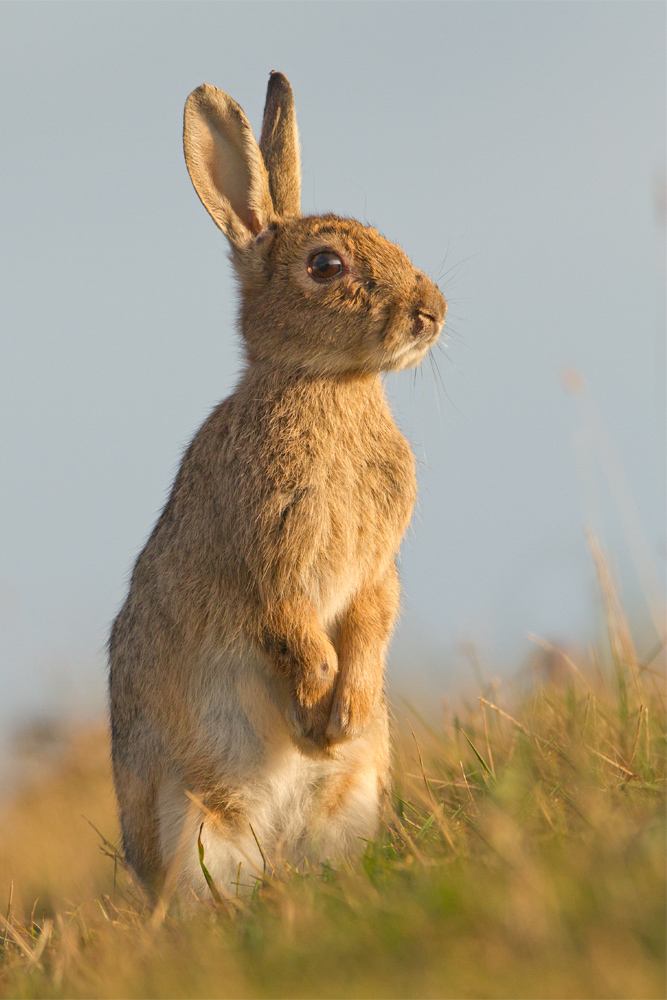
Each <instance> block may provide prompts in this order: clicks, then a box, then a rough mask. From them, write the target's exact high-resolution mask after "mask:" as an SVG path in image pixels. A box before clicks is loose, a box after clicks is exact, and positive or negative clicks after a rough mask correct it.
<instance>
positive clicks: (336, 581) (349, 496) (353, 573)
mask: <svg viewBox="0 0 667 1000" xmlns="http://www.w3.org/2000/svg"><path fill="white" fill-rule="evenodd" d="M416 491H417V484H416V477H415V465H414V457H413V454H412V451H411V449H410V446H409V445H408V443H407V441H406V440H405V439H404V438H403V437H402V436H401V435H400V434H399V433H398V431H396V434H395V435H392V438H391V439H390V441H389V442H388V443H385V446H384V447H383V448H378V447H375V448H369V447H368V448H363V449H361V448H360V449H359V451H358V452H357V453H356V454H355V453H354V452H352V453H350V452H348V453H347V455H346V457H345V460H341V461H340V462H333V463H331V464H330V465H329V467H328V468H327V470H326V485H325V486H324V488H323V489H322V492H321V502H322V505H323V507H324V508H325V510H323V514H324V518H323V520H324V522H325V523H326V524H327V530H326V531H325V532H323V534H322V539H321V546H320V548H319V551H318V552H317V554H316V558H315V561H314V564H313V572H314V576H315V577H316V578H317V581H318V584H319V589H320V593H321V596H322V599H323V600H322V603H323V604H324V605H329V604H330V601H333V602H334V603H338V601H344V600H345V598H346V596H349V594H351V593H353V592H354V591H356V590H357V589H358V587H359V586H360V584H361V583H362V582H363V580H364V579H366V578H368V577H375V576H376V575H377V574H378V573H379V572H382V571H383V570H384V568H385V567H386V566H387V565H388V564H389V563H390V562H391V561H392V560H393V557H394V555H395V553H396V551H397V550H398V547H399V545H400V542H401V539H402V537H403V534H404V532H405V530H406V528H407V526H408V524H409V521H410V518H411V516H412V510H413V507H414V503H415V498H416Z"/></svg>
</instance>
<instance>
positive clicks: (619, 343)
mask: <svg viewBox="0 0 667 1000" xmlns="http://www.w3.org/2000/svg"><path fill="white" fill-rule="evenodd" d="M272 69H277V70H281V71H283V72H284V73H286V75H287V76H288V77H289V78H290V80H291V82H292V85H293V87H294V90H295V94H296V102H297V113H298V119H299V126H300V131H301V139H302V146H303V178H304V180H303V202H302V207H303V211H304V212H305V213H311V212H322V211H334V212H336V213H338V214H342V215H353V216H357V217H359V218H361V219H362V220H364V221H368V222H369V223H372V224H373V225H376V226H377V227H378V228H379V229H380V230H381V231H382V232H383V233H384V234H385V235H386V236H387V237H389V238H390V239H392V240H394V241H396V242H398V243H399V244H401V246H402V247H403V248H404V249H405V251H406V252H407V253H408V255H409V256H410V257H411V258H412V259H413V261H414V263H415V264H416V265H417V266H418V267H420V268H422V269H423V270H425V271H426V272H427V273H429V275H431V277H433V278H434V279H436V280H438V282H439V284H440V287H441V288H442V289H443V291H444V292H445V294H446V296H447V298H448V299H449V302H450V313H449V316H448V324H447V331H446V332H447V337H446V338H445V342H444V345H443V346H444V350H442V351H436V352H434V356H433V362H434V364H435V363H437V370H436V369H435V367H434V364H432V363H431V362H430V361H428V360H427V361H425V363H424V365H423V369H422V370H421V371H419V372H417V374H416V376H415V375H413V373H412V372H407V373H402V374H400V375H398V376H391V377H390V378H388V380H387V390H388V392H389V394H390V395H391V397H392V399H393V403H394V409H395V412H396V414H397V418H398V421H399V423H400V425H401V427H402V429H403V430H404V432H405V433H406V434H407V436H408V437H409V438H410V440H411V441H412V442H413V444H414V447H415V451H416V454H417V456H418V459H419V478H420V498H419V507H418V510H417V512H416V515H415V518H414V521H413V525H412V528H411V530H410V532H409V535H408V537H407V538H406V541H405V544H404V546H403V550H402V577H403V584H404V591H405V599H404V612H403V616H402V620H401V623H400V627H399V629H398V632H397V635H396V638H395V642H394V645H393V648H392V655H391V664H390V678H391V683H392V688H393V690H394V691H395V692H398V693H400V692H404V693H407V694H408V695H409V696H410V697H413V698H414V697H416V696H417V695H418V694H419V693H420V692H421V693H424V692H437V693H438V695H439V696H441V695H442V694H444V693H446V692H447V690H449V689H450V688H452V687H453V686H454V685H456V684H458V683H459V681H460V678H461V677H462V676H464V675H467V674H469V672H470V670H471V666H472V667H474V669H475V670H477V671H480V672H481V673H482V674H484V675H485V676H486V677H488V676H490V675H496V674H497V675H501V676H502V675H503V674H506V673H508V672H511V671H516V670H517V669H518V668H519V667H520V666H521V664H522V663H525V662H526V661H527V658H528V657H529V655H530V651H531V649H532V648H534V646H533V645H531V642H530V641H529V640H528V639H527V638H526V636H527V634H528V633H531V634H535V635H537V636H540V637H543V638H545V639H547V640H549V641H553V642H556V643H558V644H565V645H568V644H571V645H581V644H586V643H588V642H592V641H594V639H595V637H596V629H597V627H598V620H599V614H600V612H599V610H598V598H597V586H596V583H595V572H594V566H593V561H592V559H591V556H590V553H589V551H588V547H587V543H586V538H585V534H584V527H585V526H588V527H590V528H591V529H592V530H593V531H594V532H595V535H596V536H597V537H598V538H599V539H600V540H601V542H602V543H603V544H604V545H605V547H606V549H607V551H608V552H610V553H612V554H613V557H614V560H615V565H616V567H617V572H618V579H619V580H620V582H621V583H622V588H623V600H624V603H625V606H626V609H627V610H628V613H629V614H630V618H631V621H632V623H633V627H634V630H635V639H636V642H637V645H638V651H639V655H640V657H645V658H650V656H652V655H653V653H654V651H655V650H656V649H657V648H658V647H659V643H660V640H661V638H662V636H661V634H660V633H661V629H662V625H661V614H662V612H661V607H662V593H661V592H662V588H663V586H664V572H665V393H664V388H665V386H664V376H665V341H664V326H665V311H664V267H665V259H664V180H663V179H662V178H663V176H664V167H665V88H664V80H665V7H664V5H662V4H659V3H651V2H646V3H645V2H640V0H632V2H627V3H623V2H621V3H597V2H592V3H588V2H580V3H576V4H567V3H551V2H545V3H539V4H537V3H533V4H527V3H523V2H517V3H514V2H496V0H493V2H490V3H487V2H478V3H468V2H445V3H440V2H428V3H420V2H411V3H381V2H380V3H357V2H355V3H314V2H313V3H282V2H276V3H273V2H272V3H262V2H247V3H226V2H221V3H199V2H188V3H150V4H139V3H105V2H100V3H95V4H79V3H72V4H70V3H30V4H24V3H4V4H2V5H1V6H0V81H1V83H0V88H1V93H2V95H3V97H2V101H1V102H0V129H1V134H2V140H3V141H2V146H3V153H2V185H1V189H0V212H1V216H0V219H1V222H0V225H1V228H2V241H1V246H0V253H1V255H2V257H1V266H0V283H1V307H0V308H1V329H2V340H3V347H2V363H1V365H0V406H1V407H2V427H3V433H2V441H1V445H0V447H1V449H2V450H1V454H0V462H1V465H2V494H1V495H2V511H1V518H0V524H1V525H2V529H1V530H2V543H1V552H2V561H1V564H0V636H1V638H0V674H1V676H0V685H1V686H0V690H1V692H2V694H1V696H0V732H2V733H3V734H5V736H6V734H7V733H9V732H10V731H11V729H12V728H13V726H14V725H15V724H17V723H18V722H20V721H22V720H25V719H27V718H31V717H33V718H34V717H40V716H41V717H45V716H49V715H58V714H63V713H64V714H67V715H75V716H76V715H77V714H79V715H91V716H93V715H96V714H99V713H100V712H101V711H102V710H103V709H104V704H105V683H106V679H105V669H106V667H105V652H104V646H105V642H106V638H107V633H108V628H109V625H110V622H111V621H112V619H113V617H114V615H115V613H116V611H117V609H118V607H119V606H120V604H121V603H122V600H123V599H124V595H125V591H126V587H127V580H128V574H129V572H130V571H131V568H132V565H133V562H134V559H135V558H136V555H137V554H138V552H139V551H140V549H141V547H142V546H143V544H144V542H145V540H146V538H147V536H148V534H149V532H150V530H151V529H152V526H153V524H154V522H155V520H156V517H157V515H158V513H159V511H160V509H161V507H162V505H163V503H164V501H165V498H166V495H167V492H168V490H169V488H170V485H171V482H172V479H173V477H174V475H175V472H176V469H177V466H178V463H179V459H180V455H181V453H182V451H183V449H184V448H185V446H186V445H187V444H188V442H189V440H190V439H191V437H192V436H193V434H194V433H195V431H196V430H197V428H198V426H199V425H200V423H201V422H202V421H203V419H204V418H205V417H206V415H207V413H208V412H209V411H210V409H211V408H212V407H213V406H214V405H215V404H216V403H217V402H218V401H219V400H220V399H222V398H223V397H224V396H225V395H227V394H228V393H229V392H230V391H231V390H232V388H233V386H234V383H235V379H236V377H237V374H238V371H239V358H240V355H239V350H238V342H237V337H236V334H235V329H234V324H235V309H236V298H235V289H234V285H233V281H232V276H231V269H230V265H229V263H228V261H227V258H226V243H225V240H224V237H223V236H222V234H221V233H219V232H218V230H217V229H216V228H215V226H214V225H213V224H212V223H211V221H210V219H209V218H208V216H207V215H206V213H205V211H204V209H203V208H202V206H201V205H200V203H199V200H198V198H197V196H196V195H195V192H194V190H193V188H192V186H191V184H190V180H189V178H188V175H187V172H186V169H185V165H184V162H183V155H182V148H181V121H182V111H183V104H184V101H185V99H186V97H187V95H188V94H189V92H190V91H191V90H192V89H193V88H194V87H196V86H197V85H199V84H200V83H202V82H204V81H206V82H209V83H212V84H215V85H217V86H219V87H221V88H222V89H223V90H226V91H228V92H229V93H230V94H231V95H232V96H233V97H234V98H235V99H236V100H237V101H238V102H239V103H240V104H241V105H242V107H243V108H244V109H245V111H246V114H247V115H248V117H249V119H250V122H251V124H252V125H253V127H254V128H255V130H256V132H257V133H258V132H259V128H260V123H261V113H262V108H263V101H264V94H265V89H266V82H267V78H268V74H269V71H270V70H272Z"/></svg>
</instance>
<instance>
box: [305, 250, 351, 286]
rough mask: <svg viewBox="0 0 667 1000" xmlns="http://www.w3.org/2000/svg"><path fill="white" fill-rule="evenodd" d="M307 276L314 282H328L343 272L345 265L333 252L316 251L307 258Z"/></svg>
mask: <svg viewBox="0 0 667 1000" xmlns="http://www.w3.org/2000/svg"><path fill="white" fill-rule="evenodd" d="M307 270H308V274H309V275H310V276H311V278H314V280H315V281H330V280H331V279H332V278H337V277H338V275H339V274H342V273H343V271H344V270H345V265H344V264H343V262H342V260H341V259H340V257H339V256H338V254H337V253H334V252H333V250H318V251H317V252H316V253H313V254H311V255H310V257H309V258H308V268H307Z"/></svg>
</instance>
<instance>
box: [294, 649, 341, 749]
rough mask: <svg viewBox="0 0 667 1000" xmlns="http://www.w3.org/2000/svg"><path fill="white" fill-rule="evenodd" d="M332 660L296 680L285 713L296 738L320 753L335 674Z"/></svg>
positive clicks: (328, 715)
mask: <svg viewBox="0 0 667 1000" xmlns="http://www.w3.org/2000/svg"><path fill="white" fill-rule="evenodd" d="M332 652H333V651H332ZM334 658H335V653H334V654H333V656H330V657H328V658H327V659H326V660H324V659H323V660H322V662H321V663H318V665H317V667H315V668H314V669H311V670H309V671H308V673H306V674H304V675H303V676H302V677H301V678H299V680H298V681H297V683H296V684H295V688H294V698H293V701H292V705H291V706H290V709H289V711H288V722H289V723H290V726H291V728H292V730H293V731H294V732H295V734H296V735H297V737H298V738H299V739H301V740H306V741H307V742H308V743H312V744H314V745H315V746H317V747H320V748H323V749H324V748H326V746H327V740H326V737H325V732H326V728H327V724H328V722H329V717H330V714H331V701H332V698H333V690H334V683H335V680H336V674H337V663H335V662H333V661H334Z"/></svg>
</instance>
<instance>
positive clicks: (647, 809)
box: [0, 605, 666, 998]
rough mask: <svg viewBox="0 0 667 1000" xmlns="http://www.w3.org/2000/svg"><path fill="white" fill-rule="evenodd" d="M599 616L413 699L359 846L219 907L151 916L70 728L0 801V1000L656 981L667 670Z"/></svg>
mask: <svg viewBox="0 0 667 1000" xmlns="http://www.w3.org/2000/svg"><path fill="white" fill-rule="evenodd" d="M609 607H610V605H608V610H609ZM608 627H609V641H608V642H606V643H605V644H604V648H602V649H601V650H598V651H597V652H593V653H590V654H589V655H587V656H586V657H585V658H583V659H582V660H580V661H579V662H577V663H574V662H572V661H568V660H567V658H566V657H564V656H563V655H560V654H558V653H557V652H553V653H552V654H550V656H551V660H550V662H551V666H552V671H551V674H552V676H551V679H549V678H547V679H543V680H541V681H536V682H535V683H534V684H533V685H531V687H530V690H525V691H524V692H523V693H521V692H516V691H515V692H514V693H513V694H510V693H509V692H503V690H502V689H497V688H496V689H494V690H493V691H492V690H484V691H482V692H481V694H480V697H479V698H475V699H472V700H470V701H469V702H465V701H464V700H462V701H461V703H460V704H459V705H458V706H457V710H456V712H455V713H451V712H448V713H447V714H446V717H445V718H444V720H443V723H442V725H441V726H439V727H437V728H432V727H430V726H429V725H427V724H426V723H425V722H423V721H420V719H419V718H418V717H417V716H416V714H414V713H413V714H412V720H411V721H412V727H413V730H412V731H411V728H410V727H409V726H407V725H406V726H405V731H403V730H402V729H401V727H398V728H399V731H398V732H397V739H396V744H397V750H396V761H395V785H394V790H395V795H394V798H393V801H392V805H391V808H390V810H389V813H388V815H387V817H386V820H385V822H384V824H383V829H382V832H381V835H380V836H379V838H378V840H377V841H375V842H373V843H369V844H367V845H366V847H365V851H364V854H363V857H362V858H361V859H360V860H359V861H358V862H355V863H354V864H349V865H345V866H343V867H340V868H338V869H336V870H334V869H333V868H331V867H327V866H323V867H322V868H320V869H318V870H317V871H310V872H307V873H303V872H301V873H299V872H296V871H290V872H288V871H286V872H280V873H276V876H275V877H274V878H271V879H267V880H266V881H265V882H264V884H262V885H261V886H258V891H257V892H256V893H255V894H254V896H253V898H252V899H249V900H247V901H243V903H241V901H239V903H238V905H234V906H231V907H230V905H229V904H222V905H217V904H216V903H215V901H214V899H213V897H211V899H210V900H209V901H208V903H207V904H206V905H205V906H202V907H201V908H200V909H199V911H198V912H196V913H194V914H179V913H178V912H177V911H175V910H172V911H170V912H168V913H167V914H164V913H161V912H160V911H156V912H155V913H151V911H150V909H149V908H148V907H147V905H146V903H145V901H144V900H143V898H142V896H141V892H140V890H139V889H138V887H137V886H136V885H135V884H134V883H133V882H132V880H131V879H130V877H129V876H128V874H127V873H126V872H124V871H123V869H122V867H121V866H120V865H119V864H118V859H117V858H116V856H115V851H114V849H113V847H112V846H111V845H110V843H109V842H114V841H115V840H116V838H117V829H116V820H115V815H114V803H113V795H112V791H111V785H110V779H109V769H108V762H107V753H108V748H107V743H106V734H105V732H104V730H99V731H94V730H88V731H84V732H79V733H74V734H71V735H70V737H69V739H68V740H67V741H66V742H65V745H64V746H63V747H62V749H61V750H60V752H59V753H58V754H54V753H53V752H50V753H49V755H48V756H49V758H50V759H49V762H47V761H45V760H42V762H41V765H40V766H38V767H36V769H35V772H34V773H33V775H32V776H31V777H30V779H29V780H26V782H24V784H23V787H22V790H21V792H20V793H19V794H16V795H15V796H14V797H13V799H12V800H11V801H10V802H9V803H7V804H6V806H5V808H4V811H3V812H2V813H1V814H0V887H1V890H2V891H4V893H5V902H4V904H3V903H2V901H1V897H0V906H2V910H0V913H2V914H4V915H5V916H6V917H8V919H5V920H4V922H3V920H2V919H0V997H68V998H75V997H100V998H101V997H238V998H245V997H354V998H365V997H368V998H378V997H436V998H446V997H493V998H500V997H516V998H518V997H531V998H538V997H540V998H541V997H605V998H610V997H614V998H615V997H623V998H630V997H637V998H649V997H664V996H665V902H666V899H665V727H664V707H665V706H664V700H663V684H662V680H661V677H660V675H659V671H658V670H657V668H656V665H655V662H654V663H653V664H649V665H645V666H644V667H642V666H641V665H640V664H639V663H638V662H637V659H636V656H635V654H634V650H633V647H632V643H631V640H630V638H629V632H628V630H627V626H626V625H625V623H624V621H623V619H622V616H621V614H620V612H619V610H618V607H616V608H615V609H613V614H611V613H610V614H609V615H608ZM556 667H557V669H556ZM403 714H405V713H403ZM84 816H85V817H87V820H89V821H90V822H92V823H94V825H95V827H96V828H97V830H98V831H100V833H101V835H100V834H98V833H97V832H96V831H95V830H94V829H93V828H92V827H91V826H90V825H89V822H87V821H86V819H84V818H83V817H84ZM104 838H106V839H104ZM11 886H13V888H12V889H11V902H10V900H9V896H10V887H11Z"/></svg>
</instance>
